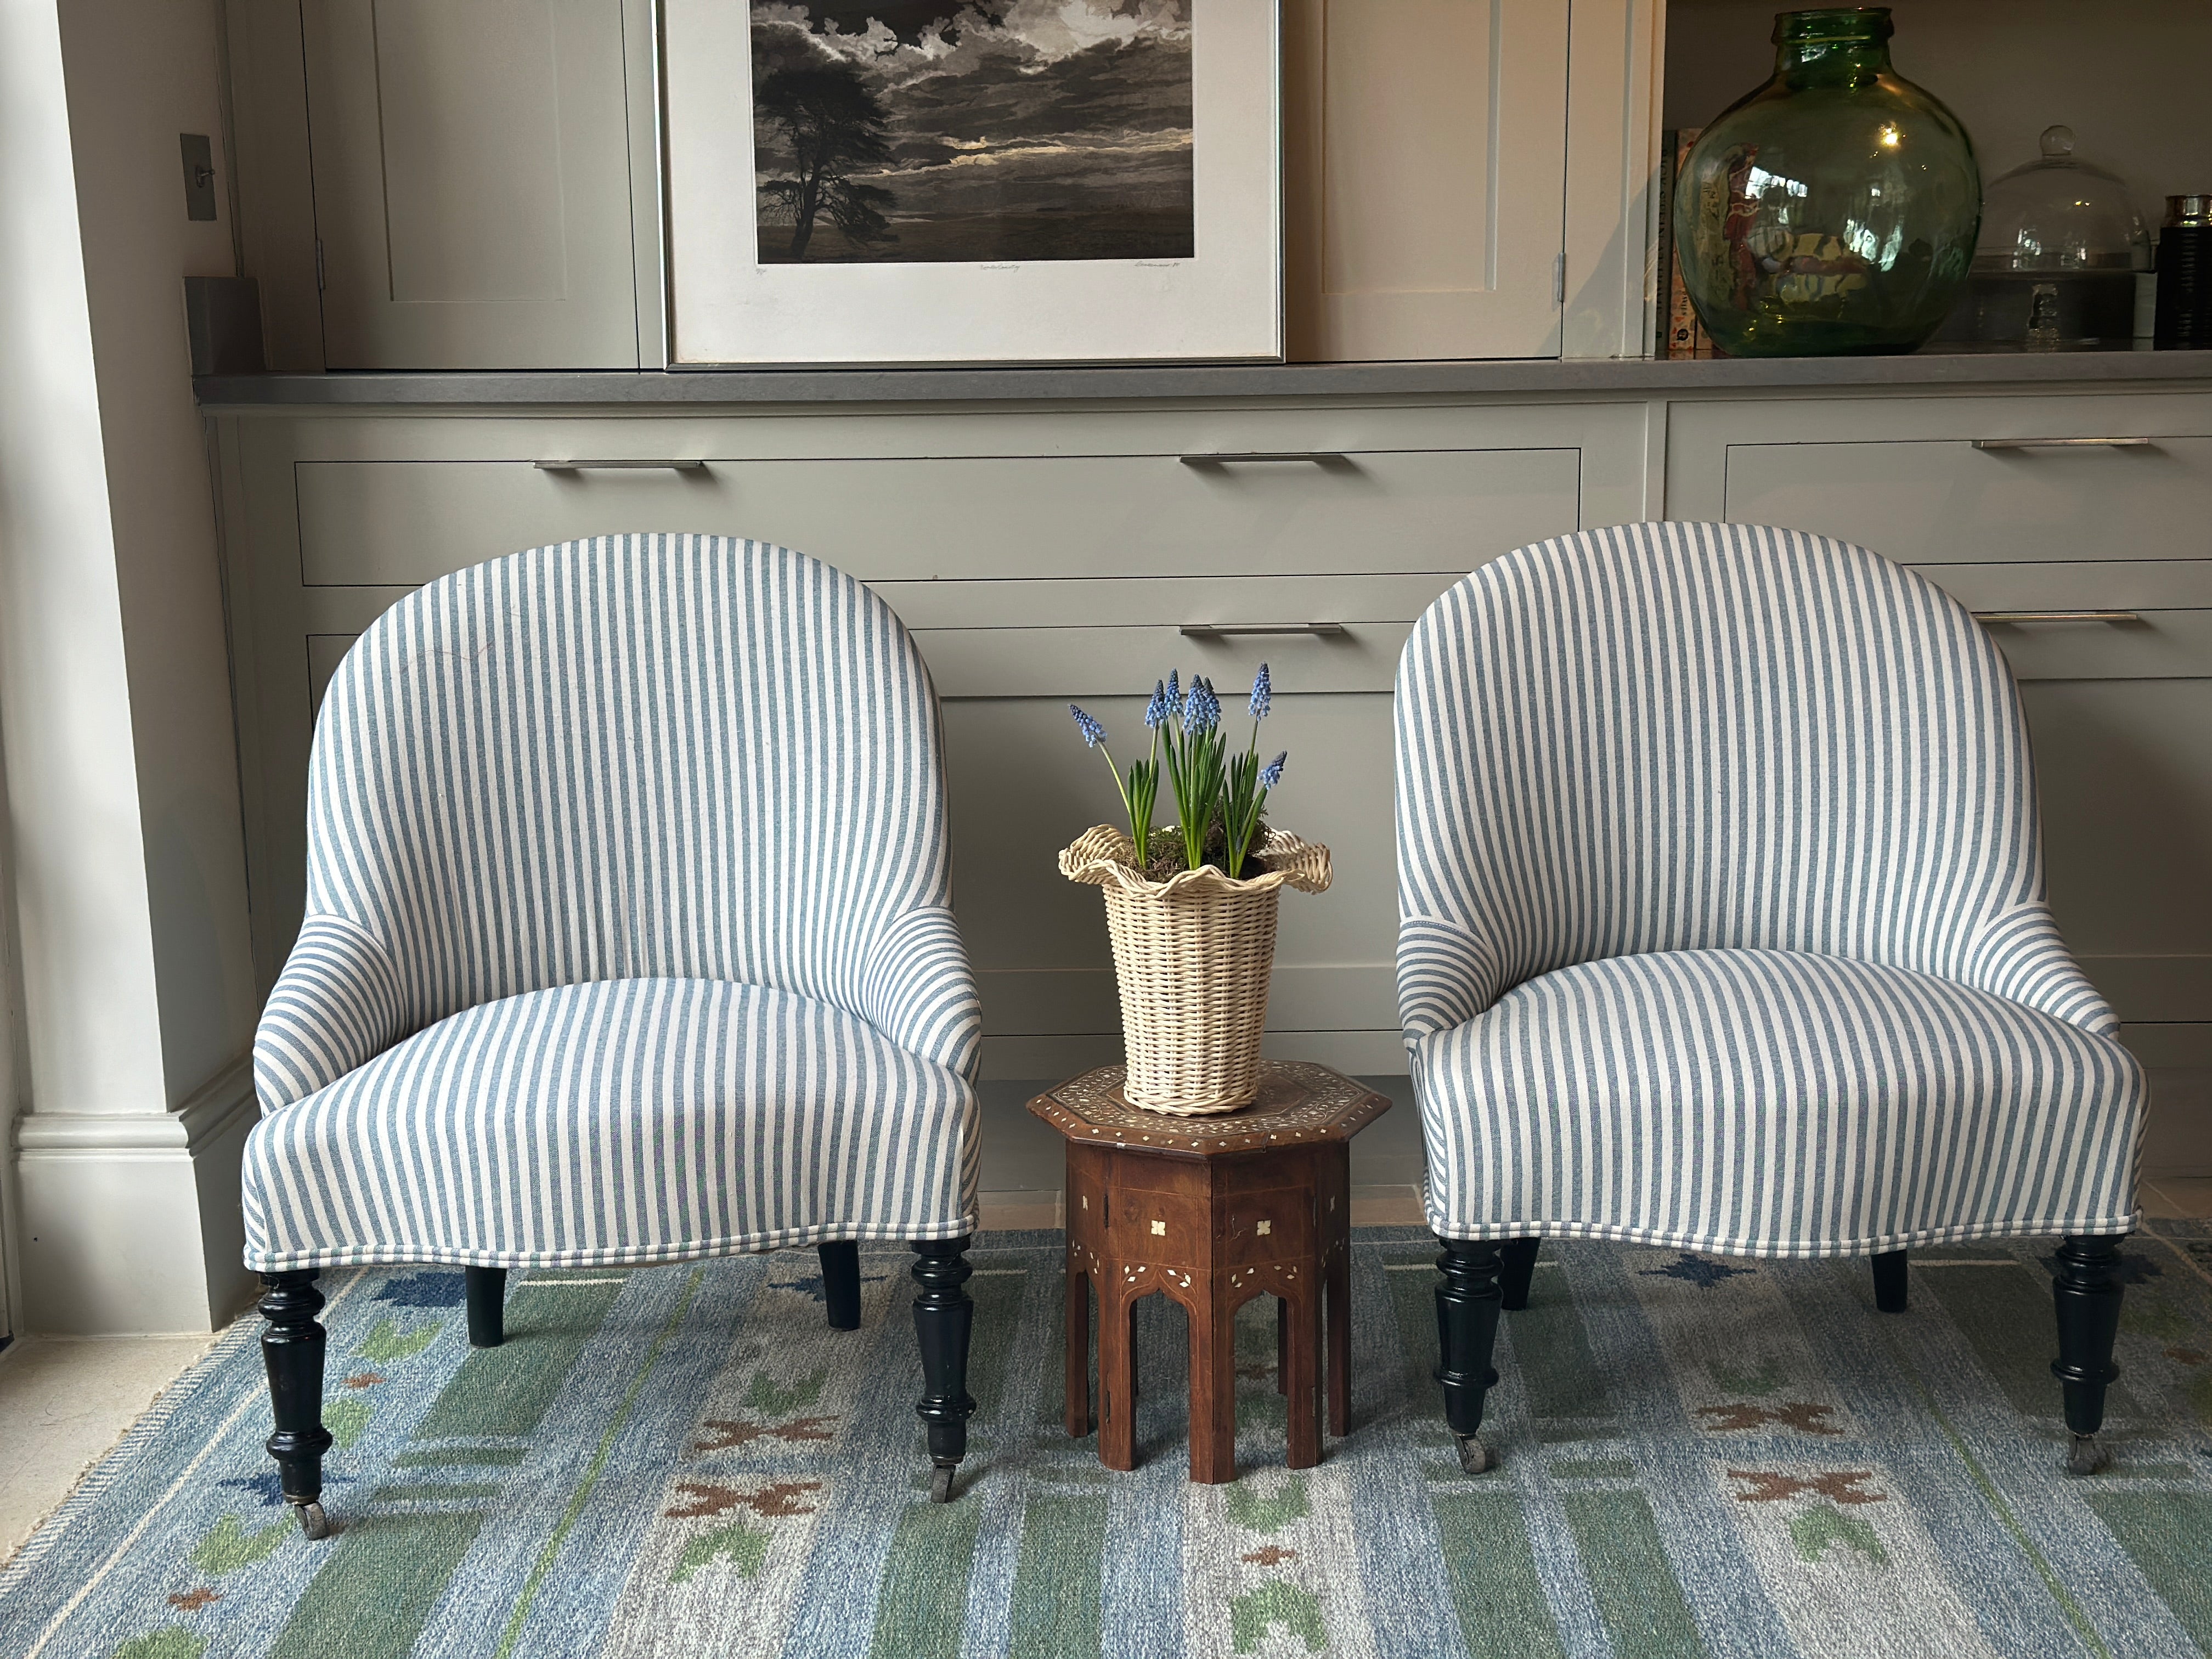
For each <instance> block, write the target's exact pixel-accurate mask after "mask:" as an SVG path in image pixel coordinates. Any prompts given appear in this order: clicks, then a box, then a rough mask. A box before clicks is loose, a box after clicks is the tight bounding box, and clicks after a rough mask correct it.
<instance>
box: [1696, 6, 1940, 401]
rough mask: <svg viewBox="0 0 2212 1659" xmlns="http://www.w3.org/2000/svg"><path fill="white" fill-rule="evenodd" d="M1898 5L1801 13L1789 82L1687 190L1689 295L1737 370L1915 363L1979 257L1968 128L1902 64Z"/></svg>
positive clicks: (1702, 158)
mask: <svg viewBox="0 0 2212 1659" xmlns="http://www.w3.org/2000/svg"><path fill="white" fill-rule="evenodd" d="M1891 33H1892V29H1891V25H1890V21H1889V11H1888V9H1887V7H1882V6H1868V7H1863V8H1855V9H1827V10H1821V11H1785V12H1783V13H1782V14H1780V15H1778V16H1777V17H1776V18H1775V20H1774V44H1775V48H1776V50H1775V55H1774V78H1773V79H1772V80H1771V81H1769V82H1767V83H1766V84H1765V86H1763V87H1761V88H1759V89H1758V90H1757V91H1756V92H1754V93H1753V94H1751V95H1750V96H1748V97H1747V98H1743V99H1741V100H1738V101H1737V102H1735V104H1733V105H1731V106H1729V108H1728V109H1727V110H1726V111H1725V112H1723V113H1722V115H1721V116H1720V117H1719V118H1717V120H1715V121H1714V122H1713V124H1712V125H1711V126H1709V127H1707V128H1706V129H1705V132H1704V134H1703V135H1702V136H1701V137H1699V140H1698V142H1697V144H1696V147H1695V148H1694V149H1692V150H1691V152H1690V155H1689V159H1688V160H1687V161H1686V162H1685V163H1684V165H1683V170H1682V177H1681V179H1680V183H1679V184H1678V185H1677V186H1676V189H1675V192H1674V203H1675V209H1674V238H1675V241H1674V246H1675V257H1676V258H1677V260H1678V261H1679V263H1680V270H1681V272H1682V281H1683V284H1684V286H1685V287H1686V288H1687V289H1688V290H1689V294H1690V298H1691V300H1692V302H1693V303H1695V305H1696V306H1697V308H1698V315H1699V318H1700V319H1702V320H1703V321H1704V323H1705V331H1706V333H1708V334H1709V335H1711V337H1712V339H1713V343H1714V344H1715V345H1717V346H1718V347H1719V348H1720V349H1721V350H1723V351H1724V352H1726V353H1727V354H1728V355H1729V356H1731V357H1812V356H1848V355H1871V354H1881V353H1890V352H1902V351H1911V350H1912V349H1915V348H1916V347H1917V346H1918V345H1920V343H1922V342H1923V341H1924V340H1926V339H1927V338H1928V337H1929V335H1931V334H1933V333H1934V332H1935V331H1936V327H1937V325H1939V324H1941V323H1942V320H1943V319H1944V317H1945V315H1946V314H1947V313H1948V312H1949V311H1950V309H1951V307H1952V304H1953V302H1954V301H1955V300H1956V299H1957V297H1958V295H1959V289H1960V286H1961V284H1963V283H1965V281H1966V271H1967V267H1968V265H1969V264H1970V263H1971V262H1972V258H1973V257H1974V237H1975V234H1976V232H1977V231H1978V229H1979V228H1980V225H1981V216H1982V179H1981V172H1980V169H1979V168H1978V167H1976V166H1975V164H1974V147H1973V144H1972V141H1971V140H1969V139H1968V138H1967V137H1966V129H1965V128H1964V127H1962V126H1961V125H1959V118H1958V117H1957V116H1955V115H1954V114H1952V113H1951V112H1950V111H1949V110H1948V109H1947V108H1945V107H1944V106H1943V104H1942V101H1941V100H1939V99H1937V98H1936V97H1935V96H1934V95H1933V94H1930V93H1928V92H1925V91H1923V90H1922V89H1921V88H1918V87H1916V86H1914V85H1913V84H1912V83H1911V82H1910V81H1906V80H1904V79H1902V78H1901V77H1900V76H1898V75H1897V74H1896V73H1895V72H1894V71H1893V70H1892V69H1891V68H1890V65H1889V37H1890V34H1891Z"/></svg>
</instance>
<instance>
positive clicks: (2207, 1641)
mask: <svg viewBox="0 0 2212 1659" xmlns="http://www.w3.org/2000/svg"><path fill="white" fill-rule="evenodd" d="M2087 1503H2088V1505H2089V1507H2090V1508H2091V1509H2093V1510H2095V1511H2096V1512H2097V1518H2098V1519H2099V1520H2100V1521H2102V1522H2104V1523H2105V1525H2106V1527H2107V1528H2110V1529H2111V1531H2112V1536H2113V1537H2115V1538H2117V1539H2118V1540H2119V1541H2120V1547H2121V1548H2123V1549H2124V1550H2125V1551H2127V1553H2128V1554H2129V1557H2130V1559H2132V1560H2133V1561H2134V1562H2135V1564H2136V1565H2137V1566H2138V1567H2140V1568H2142V1576H2143V1577H2146V1578H2148V1579H2149V1580H2150V1587H2151V1588H2152V1589H2154V1590H2156V1591H2157V1592H2158V1595H2159V1600H2160V1601H2164V1602H2165V1603H2166V1606H2167V1607H2169V1608H2171V1609H2172V1613H2173V1616H2174V1618H2175V1619H2177V1620H2179V1621H2180V1624H2181V1627H2182V1629H2184V1630H2185V1631H2187V1632H2189V1635H2190V1639H2191V1640H2192V1641H2193V1642H2195V1643H2196V1644H2197V1646H2198V1647H2200V1648H2203V1649H2204V1650H2206V1651H2207V1652H2212V1498H2208V1497H2207V1496H2205V1494H2203V1492H2091V1493H2090V1494H2089V1495H2088V1498H2087Z"/></svg>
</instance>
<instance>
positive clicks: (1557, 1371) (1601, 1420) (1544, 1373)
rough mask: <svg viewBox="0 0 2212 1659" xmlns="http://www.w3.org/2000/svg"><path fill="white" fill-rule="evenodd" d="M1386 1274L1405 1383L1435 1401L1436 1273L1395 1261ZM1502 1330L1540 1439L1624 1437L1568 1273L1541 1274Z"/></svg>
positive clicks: (1415, 1395) (1417, 1395)
mask: <svg viewBox="0 0 2212 1659" xmlns="http://www.w3.org/2000/svg"><path fill="white" fill-rule="evenodd" d="M1388 1277H1389V1286H1390V1300H1391V1304H1392V1305H1393V1307H1394V1308H1395V1310H1396V1312H1397V1316H1398V1334H1399V1337H1400V1340H1401V1341H1402V1342H1403V1344H1404V1345H1405V1355H1406V1383H1407V1387H1408V1388H1409V1389H1411V1390H1412V1391H1413V1398H1415V1399H1417V1400H1419V1399H1422V1398H1424V1397H1434V1396H1436V1389H1437V1383H1436V1376H1435V1371H1436V1364H1437V1282H1438V1276H1437V1274H1436V1273H1430V1272H1425V1271H1421V1270H1419V1269H1417V1268H1415V1267H1413V1266H1412V1264H1410V1263H1401V1262H1393V1263H1391V1264H1390V1271H1389V1275H1388ZM1498 1329H1499V1332H1500V1334H1503V1335H1504V1336H1505V1337H1506V1338H1507V1340H1509V1341H1510V1344H1511V1346H1512V1350H1513V1352H1512V1361H1511V1363H1513V1364H1517V1365H1518V1366H1519V1368H1520V1370H1521V1375H1522V1378H1523V1379H1524V1381H1525V1386H1526V1390H1527V1392H1526V1393H1525V1395H1523V1398H1525V1399H1526V1400H1527V1401H1528V1404H1529V1407H1530V1409H1531V1411H1532V1412H1534V1413H1539V1415H1537V1417H1536V1420H1535V1430H1536V1438H1537V1439H1538V1440H1540V1441H1543V1442H1545V1443H1560V1442H1566V1441H1575V1440H1605V1439H1611V1438H1613V1437H1614V1436H1615V1435H1616V1434H1618V1433H1619V1430H1618V1429H1617V1428H1616V1427H1615V1426H1614V1425H1613V1401H1612V1400H1611V1398H1610V1397H1609V1396H1608V1395H1607V1393H1606V1389H1605V1383H1604V1380H1603V1376H1602V1374H1601V1371H1600V1370H1599V1367H1598V1363H1597V1359H1596V1358H1595V1355H1594V1354H1593V1353H1592V1352H1591V1349H1590V1341H1589V1331H1588V1330H1587V1329H1586V1328H1585V1327H1584V1326H1583V1316H1582V1310H1581V1309H1580V1308H1579V1307H1577V1305H1576V1303H1575V1297H1574V1292H1573V1291H1571V1289H1570V1288H1569V1287H1568V1284H1567V1278H1566V1275H1565V1273H1561V1272H1559V1271H1557V1270H1553V1271H1551V1272H1547V1273H1538V1274H1537V1275H1536V1282H1535V1285H1534V1288H1533V1289H1532V1291H1531V1292H1530V1295H1529V1298H1528V1306H1527V1307H1526V1308H1524V1309H1522V1310H1520V1311H1519V1312H1517V1313H1510V1314H1504V1315H1501V1316H1500V1317H1499V1320H1498Z"/></svg>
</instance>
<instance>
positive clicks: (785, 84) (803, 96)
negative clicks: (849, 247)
mask: <svg viewBox="0 0 2212 1659" xmlns="http://www.w3.org/2000/svg"><path fill="white" fill-rule="evenodd" d="M753 119H754V121H755V122H756V123H757V124H758V125H766V126H769V127H771V128H774V129H775V130H776V131H779V132H780V133H781V136H782V137H783V140H784V142H785V143H786V144H787V145H788V146H789V148H790V150H791V154H792V157H793V168H792V171H791V172H790V173H786V174H782V175H779V176H775V177H769V178H763V179H762V180H761V181H760V193H761V198H762V202H763V208H764V210H766V211H769V212H772V213H774V214H775V216H778V217H781V216H786V215H787V216H789V217H790V220H791V249H790V257H791V258H793V259H804V258H805V257H806V245H807V243H808V242H809V241H811V240H813V236H814V222H815V220H816V218H817V216H826V217H827V218H828V219H829V222H831V223H832V224H834V225H836V227H837V228H838V229H840V230H842V232H844V233H845V234H846V236H847V237H848V238H849V239H850V240H852V241H854V242H856V243H860V244H865V245H873V244H876V243H880V242H887V241H889V242H895V241H896V240H898V238H897V237H896V235H894V234H892V233H891V228H890V220H888V219H886V218H885V217H884V210H885V209H887V208H889V207H890V206H891V205H892V204H893V199H894V198H893V197H892V194H891V192H890V191H888V190H885V189H884V188H882V187H881V186H880V185H864V184H860V183H858V182H856V181H855V180H854V178H853V176H852V175H853V174H854V173H856V172H861V171H867V170H872V169H875V168H878V167H881V166H882V165H883V164H884V162H885V161H888V160H889V159H890V153H891V152H890V143H888V141H887V140H886V138H885V137H884V129H885V126H886V124H887V122H888V120H889V117H888V116H887V115H886V113H885V112H884V106H883V104H882V102H881V100H878V98H877V96H876V95H875V94H874V93H872V92H871V91H869V90H868V88H866V86H865V85H864V84H863V83H862V82H861V80H860V76H859V75H858V74H857V73H856V72H855V71H854V70H852V69H850V68H848V67H847V66H846V65H845V64H825V65H823V66H822V67H820V68H809V69H779V70H773V71H771V72H770V73H769V74H768V75H765V76H762V78H761V81H760V83H759V85H758V86H757V87H756V88H754V91H753Z"/></svg>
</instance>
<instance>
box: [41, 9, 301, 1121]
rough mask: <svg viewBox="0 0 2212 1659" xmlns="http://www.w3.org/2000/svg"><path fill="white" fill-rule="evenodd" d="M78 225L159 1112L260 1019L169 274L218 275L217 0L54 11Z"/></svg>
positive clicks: (227, 264) (224, 666)
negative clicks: (130, 757) (212, 177)
mask: <svg viewBox="0 0 2212 1659" xmlns="http://www.w3.org/2000/svg"><path fill="white" fill-rule="evenodd" d="M61 18H62V54H63V64H64V74H65V76H66V77H67V81H68V87H69V106H70V142H71V143H72V145H73V146H74V148H75V151H76V180H77V213H78V217H79V223H80V226H81V229H82V239H83V247H84V270H85V283H86V289H87V292H88V296H89V299H90V302H91V313H92V346H93V361H94V367H95V370H96V373H97V374H98V377H99V389H100V434H101V439H102V443H103V447H104V451H105V453H106V461H107V496H108V512H109V516H110V519H111V520H112V524H113V526H114V532H115V567H116V573H117V579H118V592H119V595H120V598H121V600H122V610H123V629H124V635H125V638H126V639H127V640H128V641H129V642H130V649H129V651H128V653H127V654H126V666H127V670H128V672H129V676H130V686H131V734H132V740H133V747H134V751H135V753H136V755H137V775H138V793H139V806H140V811H141V815H142V822H143V835H144V840H145V860H146V868H147V881H148V894H149V900H150V902H151V907H152V922H153V936H154V956H155V961H154V967H155V988H156V991H157V993H158V994H159V997H160V1000H161V1054H162V1073H163V1083H164V1087H165V1090H166V1095H167V1103H168V1104H170V1105H177V1104H179V1103H182V1102H183V1100H184V1099H185V1097H187V1096H188V1095H190V1094H191V1092H192V1091H194V1090H196V1089H197V1088H199V1087H201V1086H202V1085H204V1084H205V1083H206V1082H207V1081H208V1080H209V1079H210V1078H211V1077H213V1076H214V1075H215V1074H216V1072H218V1071H220V1070H221V1069H222V1067H223V1066H225V1065H226V1064H228V1062H229V1061H230V1060H234V1059H235V1058H236V1057H237V1055H238V1054H239V1053H240V1051H241V1050H242V1049H243V1048H246V1045H247V1044H249V1043H250V1042H252V1038H253V1024H254V1018H255V1016H256V1014H257V1012H258V1004H257V1000H256V998H255V994H254V985H253V963H252V949H251V945H250V941H249V939H248V937H247V931H246V864H245V859H244V855H243V853H242V851H241V848H242V846H243V840H242V832H241V830H240V817H239V800H238V756H237V747H236V744H235V742H234V736H233V724H232V715H231V702H230V667H229V660H228V653H227V651H226V649H225V645H224V639H223V616H222V576H221V569H220V566H219V563H218V554H217V551H216V524H215V506H214V501H213V496H212V491H211V488H210V477H209V470H208V463H207V454H206V447H205V442H204V436H203V428H202V425H201V422H200V417H199V413H198V410H197V409H196V408H195V407H194V405H193V403H192V389H191V352H190V348H189V345H188V343H187V341H186V338H185V322H184V278H185V277H186V276H230V275H232V274H233V270H234V266H233V264H232V260H233V254H232V241H231V228H230V223H229V217H230V216H229V212H228V208H229V203H228V199H227V196H228V192H227V191H222V190H220V189H219V190H218V191H217V197H218V200H219V202H220V203H221V205H220V206H219V208H218V212H219V213H221V215H222V217H220V218H218V219H215V220H206V221H199V222H194V221H192V220H189V219H187V218H186V217H185V200H184V172H183V163H182V161H181V159H180V157H179V154H178V145H177V138H178V135H179V133H185V132H197V133H205V134H206V135H208V137H210V139H212V140H213V142H214V144H215V149H216V175H217V178H218V179H228V176H229V172H228V169H229V157H228V155H225V154H224V153H223V139H222V109H221V102H220V96H221V94H220V85H221V68H220V57H219V51H220V47H219V41H220V39H221V34H222V8H221V5H220V3H219V0H161V3H159V4H157V5H149V4H147V3H145V0H64V5H63V6H62V9H61Z"/></svg>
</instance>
